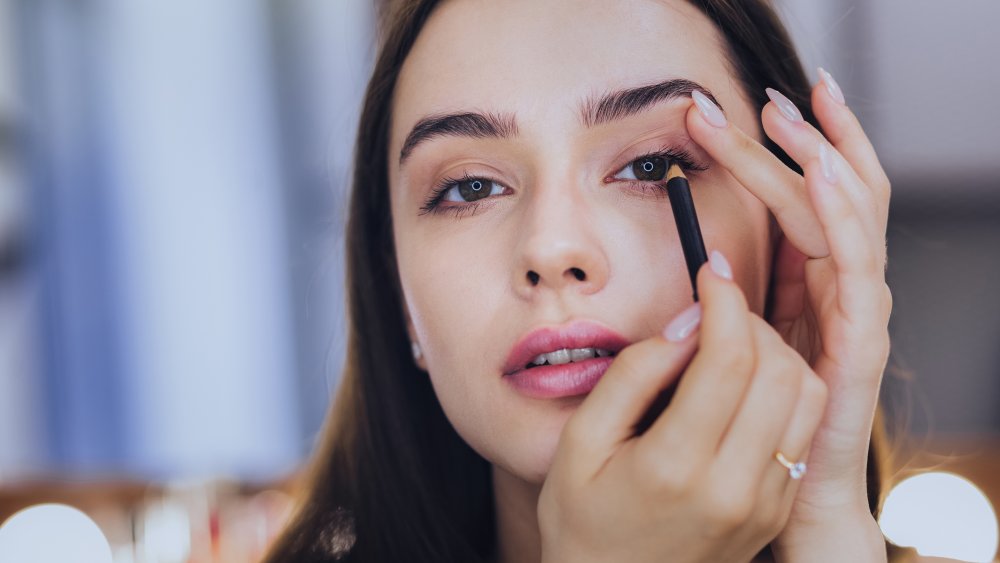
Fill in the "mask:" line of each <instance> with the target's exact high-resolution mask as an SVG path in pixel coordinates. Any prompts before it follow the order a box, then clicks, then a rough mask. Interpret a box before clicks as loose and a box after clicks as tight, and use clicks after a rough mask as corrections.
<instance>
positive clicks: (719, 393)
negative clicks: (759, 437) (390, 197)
mask: <svg viewBox="0 0 1000 563" xmlns="http://www.w3.org/2000/svg"><path fill="white" fill-rule="evenodd" d="M720 272H721V273H722V274H728V276H729V277H728V278H727V277H726V276H724V275H722V274H720ZM731 276H732V274H731V270H729V265H728V263H726V261H725V257H723V256H722V254H721V253H719V252H718V251H713V252H712V253H711V257H710V258H709V262H708V267H704V266H703V267H702V268H701V269H700V270H699V271H698V276H697V280H696V281H697V285H698V294H699V296H700V298H701V304H702V322H701V328H700V330H699V335H698V338H699V345H698V352H697V353H696V354H695V356H694V358H693V359H692V360H691V364H690V365H689V366H688V368H687V370H686V371H685V373H684V377H682V378H681V380H680V382H679V383H678V385H677V390H676V392H675V393H674V396H673V399H672V400H671V402H670V404H669V405H668V406H667V408H666V409H665V410H664V411H663V413H661V414H660V416H659V418H657V420H656V421H655V422H653V424H652V426H650V428H649V429H648V430H647V431H646V433H645V434H644V435H643V436H642V438H641V439H640V440H639V441H638V444H637V447H638V448H640V449H643V448H649V449H650V450H652V451H651V455H654V456H657V455H658V456H664V457H669V458H671V459H677V456H678V455H679V456H681V457H682V458H685V459H688V460H690V461H692V462H693V463H699V462H700V461H701V460H705V461H707V460H708V459H709V458H710V457H711V456H713V455H714V454H715V450H716V448H717V446H718V443H719V441H720V440H721V438H722V434H723V432H724V431H725V428H726V426H728V425H729V422H730V420H732V417H733V415H734V413H735V412H736V408H737V406H738V405H739V402H740V400H741V399H742V397H743V393H744V391H745V389H746V387H747V385H748V384H749V380H750V374H751V373H752V371H753V365H754V361H755V359H754V356H753V340H752V338H753V337H752V334H751V332H750V321H749V310H748V307H747V302H746V298H745V297H744V296H743V291H742V290H741V289H740V287H739V285H737V284H736V283H735V282H733V281H732V279H731Z"/></svg>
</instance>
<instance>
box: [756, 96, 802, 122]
mask: <svg viewBox="0 0 1000 563" xmlns="http://www.w3.org/2000/svg"><path fill="white" fill-rule="evenodd" d="M764 92H766V93H767V97H768V98H771V101H772V102H774V104H775V105H776V106H778V109H779V110H781V115H784V116H785V117H786V118H787V119H788V120H789V121H802V114H801V113H799V108H797V107H795V104H793V103H792V101H791V100H789V99H788V98H786V97H785V95H784V94H782V93H781V92H779V91H777V90H775V89H774V88H765V89H764Z"/></svg>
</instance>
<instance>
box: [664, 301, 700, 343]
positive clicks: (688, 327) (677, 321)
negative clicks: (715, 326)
mask: <svg viewBox="0 0 1000 563" xmlns="http://www.w3.org/2000/svg"><path fill="white" fill-rule="evenodd" d="M699 324H701V303H695V304H694V305H691V306H690V307H688V308H687V309H684V310H683V311H681V313H680V314H679V315H677V316H676V317H674V320H672V321H670V323H669V324H668V325H667V328H665V329H663V336H664V338H666V339H667V340H672V341H674V342H680V341H681V340H684V339H685V338H687V337H688V336H691V333H693V332H694V329H696V328H698V325H699Z"/></svg>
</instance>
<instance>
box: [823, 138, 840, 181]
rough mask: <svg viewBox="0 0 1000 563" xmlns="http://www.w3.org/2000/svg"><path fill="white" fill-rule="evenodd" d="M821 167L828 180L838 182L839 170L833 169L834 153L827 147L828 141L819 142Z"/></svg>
mask: <svg viewBox="0 0 1000 563" xmlns="http://www.w3.org/2000/svg"><path fill="white" fill-rule="evenodd" d="M819 169H820V171H821V172H822V173H823V177H824V178H826V181H827V182H830V183H831V184H836V183H837V171H836V170H834V169H833V155H832V154H830V149H828V148H826V143H820V144H819Z"/></svg>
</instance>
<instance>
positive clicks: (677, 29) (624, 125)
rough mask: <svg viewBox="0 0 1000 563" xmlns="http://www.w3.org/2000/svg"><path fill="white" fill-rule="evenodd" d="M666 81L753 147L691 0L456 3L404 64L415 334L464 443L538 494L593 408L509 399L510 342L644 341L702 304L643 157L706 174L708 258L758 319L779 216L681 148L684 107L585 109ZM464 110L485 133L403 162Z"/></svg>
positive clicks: (684, 144) (748, 110)
mask: <svg viewBox="0 0 1000 563" xmlns="http://www.w3.org/2000/svg"><path fill="white" fill-rule="evenodd" d="M671 79H687V80H691V81H694V82H696V83H698V84H699V85H701V86H702V87H704V88H705V89H707V90H708V91H709V92H710V93H711V94H712V95H713V96H714V97H715V99H717V100H718V102H719V103H720V105H721V106H722V108H723V109H724V110H725V111H726V113H727V116H728V117H729V120H730V122H732V123H734V124H735V125H736V126H738V127H740V128H742V129H743V130H744V131H747V132H748V133H749V134H751V135H754V136H756V137H757V138H758V139H760V138H761V136H760V135H761V133H760V129H759V127H758V116H757V113H756V112H755V111H754V110H753V109H752V107H751V105H750V104H749V103H747V101H746V100H745V99H744V98H743V95H742V93H741V90H740V85H739V84H738V82H737V80H736V78H735V77H734V75H732V74H731V73H730V70H729V68H728V66H727V63H726V59H725V57H724V51H723V43H722V39H721V37H720V35H719V34H718V32H717V31H716V29H715V28H714V26H713V24H712V23H711V22H710V21H709V20H708V19H707V18H705V17H704V16H703V15H702V14H701V13H700V12H699V11H698V10H697V9H696V8H693V7H691V6H689V5H687V4H686V3H685V2H682V1H654V0H628V1H624V0H622V1H617V2H605V1H602V0H588V1H581V0H549V1H544V2H540V1H538V0H505V1H504V2H488V1H482V0H450V1H446V2H444V3H442V4H441V5H440V6H439V7H438V8H437V9H436V10H435V11H434V13H433V14H432V16H431V17H430V19H429V20H428V22H427V23H426V25H425V27H424V28H423V30H422V31H421V32H420V35H419V37H418V39H417V41H416V44H415V45H414V47H413V50H412V51H411V53H410V54H409V56H408V58H407V59H406V62H405V64H404V65H403V68H402V70H401V73H400V76H399V81H398V84H397V86H396V91H395V98H394V101H393V109H392V116H393V117H392V125H391V138H390V145H389V168H390V170H389V176H390V191H391V202H392V203H391V205H392V218H393V229H394V236H395V243H396V252H397V259H398V263H399V273H400V278H401V281H402V288H403V293H404V299H405V303H406V316H407V318H408V319H409V326H408V330H409V332H410V336H411V338H413V339H414V340H416V341H417V342H419V343H420V345H421V347H422V349H423V352H424V359H423V360H422V361H421V365H422V366H423V367H424V368H425V369H426V370H427V372H428V376H429V377H430V378H431V382H432V384H433V387H434V389H435V392H436V394H437V396H438V399H439V400H440V402H441V405H442V407H443V409H444V412H445V414H446V415H447V417H448V419H449V420H450V422H451V424H452V425H453V426H454V427H455V429H456V430H457V431H458V433H459V434H460V435H461V436H462V438H463V439H464V440H465V441H466V442H468V443H469V445H470V446H471V447H472V448H473V449H475V450H476V451H477V452H478V453H479V454H480V455H482V456H483V457H485V458H486V459H488V460H489V461H490V462H491V463H493V464H494V465H496V466H498V467H499V468H502V469H504V470H506V471H508V472H510V473H512V474H514V475H516V476H518V477H521V478H522V479H525V480H527V481H529V482H533V483H541V482H542V481H543V480H544V477H545V474H546V472H547V471H548V467H549V463H550V460H551V458H552V455H553V453H554V452H555V448H556V445H557V443H558V440H559V434H560V432H561V430H562V427H563V425H564V423H565V422H566V419H567V418H568V417H569V416H570V415H571V414H572V412H573V411H574V409H575V408H576V407H577V406H578V405H579V404H580V402H581V401H582V400H583V399H584V398H585V395H577V396H573V397H561V398H557V399H539V398H534V397H530V396H527V395H524V394H522V393H521V392H519V391H517V390H516V389H515V388H514V387H512V386H511V385H509V382H508V381H505V378H504V376H503V373H504V369H503V368H504V364H505V362H506V360H507V357H508V355H509V354H510V351H511V348H512V347H513V346H514V344H515V343H516V342H517V341H518V340H519V339H520V338H521V337H522V336H523V335H525V334H526V333H528V332H529V331H531V330H533V329H536V328H538V327H542V326H556V325H562V324H564V323H567V322H569V321H574V320H579V319H586V320H590V321H595V322H598V323H600V324H602V325H604V326H606V327H608V328H610V329H611V330H614V331H616V332H618V333H619V334H621V335H622V336H624V337H625V338H626V339H627V340H628V341H629V342H635V341H638V340H642V339H645V338H648V337H650V336H653V335H655V334H657V333H658V332H659V331H660V330H661V329H662V328H663V326H664V325H665V324H666V323H667V322H668V321H669V320H670V319H671V318H672V317H673V316H674V315H675V314H677V313H678V312H680V311H681V310H682V309H683V308H685V307H686V306H687V305H689V304H690V303H691V299H692V298H691V293H692V291H691V284H690V281H689V278H688V272H687V269H686V266H685V262H684V257H683V253H682V250H681V246H680V243H679V239H678V235H677V228H676V225H675V223H674V219H673V215H672V212H671V208H670V203H669V200H667V199H666V197H665V194H664V193H663V192H662V191H659V188H657V187H656V186H655V184H654V183H652V182H637V180H643V179H648V178H650V176H643V168H642V167H641V165H637V166H635V167H633V166H632V163H633V161H636V159H639V158H640V157H642V156H644V155H647V154H650V153H657V152H662V151H663V149H665V148H670V149H673V150H684V151H687V152H688V153H690V155H691V157H692V160H693V162H694V164H695V165H698V166H707V167H708V169H707V170H704V171H688V172H687V176H688V178H689V180H690V182H691V188H692V192H693V197H694V201H695V206H696V208H697V210H698V214H699V220H700V223H701V227H702V231H703V235H704V239H705V246H706V248H707V249H708V250H709V251H711V250H713V249H718V250H721V251H722V252H723V253H724V254H725V255H726V257H727V258H729V260H730V262H731V263H732V266H733V271H734V274H735V277H736V280H737V281H738V282H739V283H740V285H741V286H742V287H743V288H744V290H745V292H746V294H747V298H748V300H749V302H750V304H751V307H752V308H753V309H754V310H755V311H756V312H757V313H758V314H759V313H760V312H761V310H762V308H763V304H764V298H765V292H766V289H767V280H768V277H769V275H770V272H769V264H770V256H771V247H770V244H769V216H768V212H767V210H766V208H765V207H764V205H763V204H762V203H761V202H760V201H758V200H757V199H756V198H755V197H754V196H753V195H751V194H750V192H748V191H746V190H745V189H744V188H742V187H741V186H740V185H739V184H738V183H737V182H736V180H735V179H734V178H733V177H732V176H731V175H730V174H729V173H727V172H726V171H724V170H721V169H720V167H719V166H718V165H717V164H716V163H714V162H712V161H711V160H709V159H708V157H707V155H706V153H705V152H704V151H703V150H701V149H700V148H699V147H698V146H697V145H694V144H692V142H691V141H690V140H689V138H688V135H687V132H686V130H685V127H684V116H685V111H686V109H687V108H688V107H689V105H690V104H691V103H692V102H691V98H690V96H689V95H687V94H684V95H680V96H677V97H673V98H671V97H669V96H668V97H661V96H653V98H657V99H659V101H657V102H656V103H653V104H651V105H648V106H646V107H643V108H641V109H640V110H639V111H637V112H634V110H635V109H636V108H635V107H632V108H631V110H632V111H624V112H615V111H611V112H607V111H605V112H603V113H601V114H600V115H599V116H596V117H595V116H594V115H593V114H592V110H593V109H594V108H595V107H599V106H600V104H598V103H597V102H598V101H599V100H600V99H602V98H603V97H604V96H605V95H606V94H609V93H612V92H615V91H621V90H627V89H632V88H636V87H642V86H649V85H655V84H660V83H663V82H666V81H668V80H671ZM664 91H665V90H664ZM632 99H636V98H635V97H633V98H632ZM470 113H480V114H483V115H484V116H486V117H471V118H468V117H467V118H466V119H465V121H464V123H465V124H466V125H471V126H472V127H471V129H472V131H473V132H474V133H476V136H470V135H468V133H469V131H468V130H465V131H464V132H463V128H462V127H460V126H458V125H461V122H459V123H458V125H455V122H452V127H451V128H449V129H447V130H445V131H443V132H442V131H437V132H436V133H435V134H433V135H430V136H423V138H422V140H420V141H419V142H417V143H415V144H413V143H410V146H407V147H406V149H407V150H406V153H407V154H406V157H405V158H404V159H402V162H401V151H402V149H403V148H404V142H405V141H406V140H407V139H408V138H409V137H410V136H411V132H412V131H413V130H414V127H415V126H417V125H418V123H420V122H421V121H422V120H424V119H425V118H427V117H430V116H434V117H440V116H442V115H445V114H470ZM491 117H492V118H494V119H493V120H494V121H496V123H492V124H491V123H490V119H489V118H491ZM465 129H469V128H468V127H466V128H465ZM418 132H419V130H418ZM418 136H419V135H418ZM654 164H656V162H655V161H654ZM636 172H638V174H636ZM654 173H655V171H654ZM466 175H468V176H469V177H472V178H481V179H482V181H481V182H479V183H475V182H473V181H467V182H464V183H458V184H452V185H451V187H450V188H449V189H448V191H447V192H446V193H445V194H444V197H443V198H442V199H441V200H440V201H439V202H438V206H437V207H436V208H434V211H427V203H428V200H429V198H431V197H432V196H433V192H434V189H435V187H437V186H438V185H439V183H441V182H442V180H443V179H447V178H451V179H461V178H463V177H464V176H466ZM477 187H478V188H479V190H478V191H476V190H475V188H477ZM574 268H575V269H576V270H574ZM580 271H582V274H583V275H582V276H580V275H575V274H580ZM529 273H530V275H529ZM581 277H582V278H583V279H580V278H581Z"/></svg>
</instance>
